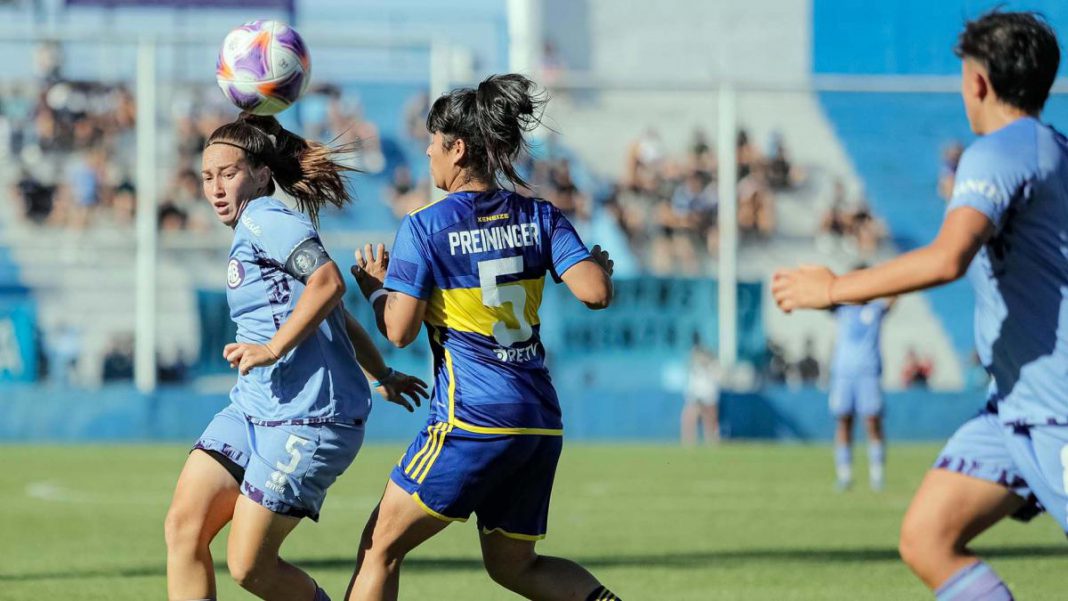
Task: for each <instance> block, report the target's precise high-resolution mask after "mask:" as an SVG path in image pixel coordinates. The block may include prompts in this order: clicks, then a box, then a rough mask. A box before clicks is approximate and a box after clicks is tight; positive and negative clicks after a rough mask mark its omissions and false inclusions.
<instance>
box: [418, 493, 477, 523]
mask: <svg viewBox="0 0 1068 601" xmlns="http://www.w3.org/2000/svg"><path fill="white" fill-rule="evenodd" d="M412 498H413V499H415V502H416V503H417V504H418V505H419V506H420V507H422V508H423V511H425V512H427V513H428V514H430V515H431V516H432V517H435V518H438V519H439V520H441V521H443V522H466V521H467V518H450V517H449V516H447V515H441V514H440V513H438V512H436V511H434V510H433V509H431V508H430V507H427V504H426V503H424V502H423V500H422V499H420V498H419V493H417V492H413V493H412Z"/></svg>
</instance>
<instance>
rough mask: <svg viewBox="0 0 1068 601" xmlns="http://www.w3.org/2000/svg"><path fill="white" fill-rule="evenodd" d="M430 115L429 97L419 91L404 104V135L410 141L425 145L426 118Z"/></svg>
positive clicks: (422, 91) (424, 91)
mask: <svg viewBox="0 0 1068 601" xmlns="http://www.w3.org/2000/svg"><path fill="white" fill-rule="evenodd" d="M429 113H430V95H429V94H427V93H426V90H421V91H419V92H418V93H417V94H416V95H415V96H412V97H411V98H409V99H408V102H406V103H405V104H404V133H405V135H407V136H408V138H409V139H410V140H412V141H415V142H418V143H419V144H425V143H426V141H427V136H426V116H427V115H428V114H429Z"/></svg>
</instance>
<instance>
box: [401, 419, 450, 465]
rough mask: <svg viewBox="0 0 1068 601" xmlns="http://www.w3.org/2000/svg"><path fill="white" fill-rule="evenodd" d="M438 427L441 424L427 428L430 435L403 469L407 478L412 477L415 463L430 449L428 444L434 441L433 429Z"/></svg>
mask: <svg viewBox="0 0 1068 601" xmlns="http://www.w3.org/2000/svg"><path fill="white" fill-rule="evenodd" d="M440 426H441V424H436V425H433V426H427V429H426V431H427V433H429V434H430V436H429V437H427V439H426V442H424V443H423V448H421V449H419V452H418V453H416V454H415V456H414V457H412V460H411V461H409V462H408V466H407V467H405V468H404V473H405V474H407V475H408V476H411V475H412V466H414V465H415V462H416V461H419V458H420V457H422V456H423V455H425V454H426V452H427V450H428V449H430V443H431V442H432V441H433V440H434V428H437V427H440Z"/></svg>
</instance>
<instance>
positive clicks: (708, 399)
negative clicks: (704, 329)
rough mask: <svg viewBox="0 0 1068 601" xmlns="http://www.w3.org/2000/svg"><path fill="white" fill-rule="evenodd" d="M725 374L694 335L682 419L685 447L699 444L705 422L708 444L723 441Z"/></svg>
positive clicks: (682, 436) (705, 439)
mask: <svg viewBox="0 0 1068 601" xmlns="http://www.w3.org/2000/svg"><path fill="white" fill-rule="evenodd" d="M721 380H722V373H721V371H720V367H719V362H718V361H716V356H715V354H714V353H712V351H711V350H709V349H707V348H705V347H704V346H702V344H701V337H700V336H699V335H697V334H695V335H694V339H693V347H692V348H691V350H690V367H689V374H688V377H687V380H686V400H685V404H684V405H683V407H682V415H681V417H680V422H681V425H680V437H681V440H682V445H683V446H686V447H692V446H694V445H696V444H697V422H698V420H700V421H701V426H702V430H703V432H704V441H705V444H716V443H718V442H719V390H720V381H721Z"/></svg>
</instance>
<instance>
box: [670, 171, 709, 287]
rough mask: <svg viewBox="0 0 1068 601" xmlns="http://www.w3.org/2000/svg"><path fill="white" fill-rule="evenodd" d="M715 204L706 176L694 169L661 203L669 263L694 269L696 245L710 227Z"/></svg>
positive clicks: (686, 270) (692, 271)
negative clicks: (669, 248) (667, 199)
mask: <svg viewBox="0 0 1068 601" xmlns="http://www.w3.org/2000/svg"><path fill="white" fill-rule="evenodd" d="M717 204H718V201H717V198H716V195H715V192H714V191H713V190H712V188H711V183H710V182H709V181H708V180H707V177H706V176H705V175H704V174H703V173H702V172H700V171H696V170H694V171H691V172H690V173H688V174H687V175H686V178H685V179H684V180H683V181H682V183H680V184H678V186H676V188H675V192H674V194H672V196H671V200H670V201H667V202H664V203H662V204H661V205H660V210H659V215H658V216H659V221H660V226H661V228H662V230H663V232H664V235H665V236H666V237H667V239H668V240H669V242H670V244H671V254H672V263H673V265H674V266H675V267H676V269H678V270H679V271H681V272H683V273H687V274H696V273H697V271H698V266H699V260H698V256H697V248H698V247H699V246H704V244H705V240H706V238H707V237H708V234H709V230H710V229H712V225H713V223H714V222H713V218H714V216H715V210H716V205H717ZM709 250H710V251H711V250H712V249H709Z"/></svg>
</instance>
